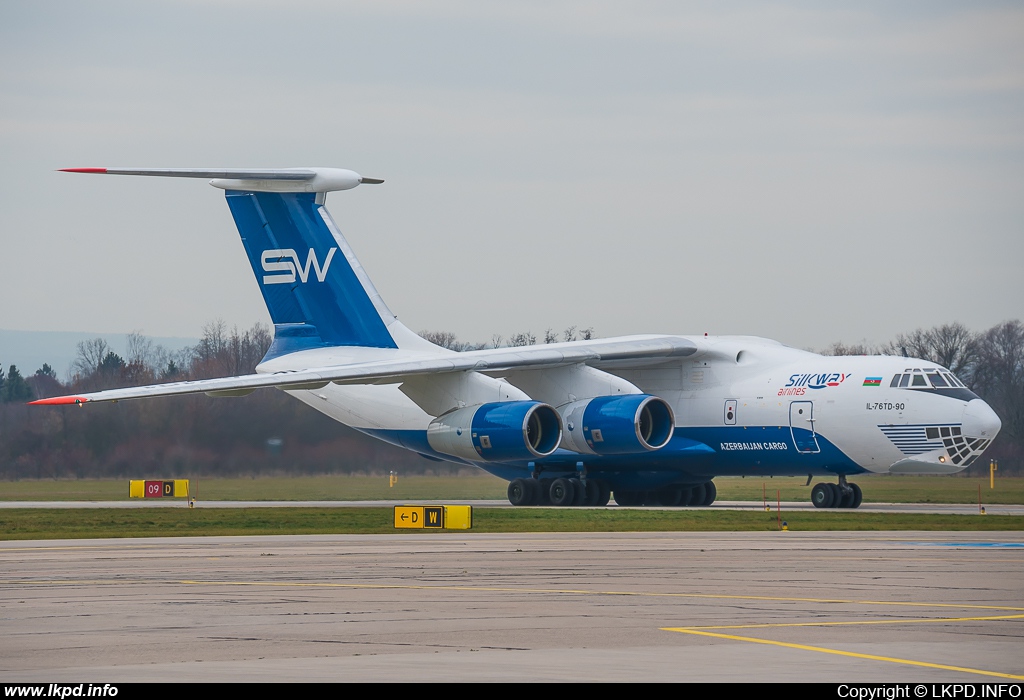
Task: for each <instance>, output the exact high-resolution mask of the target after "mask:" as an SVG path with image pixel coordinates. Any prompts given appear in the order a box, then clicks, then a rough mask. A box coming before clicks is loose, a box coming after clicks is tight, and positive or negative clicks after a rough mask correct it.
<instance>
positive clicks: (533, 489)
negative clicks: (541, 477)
mask: <svg viewBox="0 0 1024 700" xmlns="http://www.w3.org/2000/svg"><path fill="white" fill-rule="evenodd" d="M523 481H524V482H525V483H526V486H527V487H528V488H529V500H528V501H527V502H526V505H528V506H535V505H537V504H539V503H540V502H541V501H542V500H543V499H542V498H541V492H540V490H541V489H540V482H539V481H537V480H536V479H523Z"/></svg>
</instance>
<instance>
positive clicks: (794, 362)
mask: <svg viewBox="0 0 1024 700" xmlns="http://www.w3.org/2000/svg"><path fill="white" fill-rule="evenodd" d="M74 170H75V171H78V172H90V173H106V174H122V175H155V176H163V177H212V178H214V179H213V181H212V182H211V184H213V185H214V186H216V187H219V188H221V189H224V190H226V197H227V203H228V206H229V208H230V210H231V213H232V216H233V217H234V220H235V223H236V226H237V227H238V231H239V234H240V235H241V239H242V243H243V246H244V248H245V251H246V255H247V257H248V259H249V262H250V265H251V266H252V269H253V272H254V274H255V276H256V279H257V281H258V283H259V286H260V291H261V292H262V294H263V297H264V301H265V302H266V305H267V309H268V311H269V312H270V316H271V319H272V321H273V323H274V331H275V332H274V342H273V344H272V346H271V348H270V350H269V352H268V353H267V355H266V357H265V358H264V359H263V361H262V362H261V363H260V365H259V366H258V367H257V372H256V374H253V375H246V376H240V377H225V378H222V379H211V380H201V381H193V382H176V383H171V384H160V385H153V386H146V387H134V388H130V389H115V390H110V391H102V392H95V393H92V394H83V395H79V396H64V397H56V398H52V399H44V400H42V401H39V402H37V403H44V404H62V403H77V404H80V405H81V404H85V403H88V402H100V401H115V400H120V399H132V398H144V397H152V396H170V395H176V394H188V393H197V392H205V393H207V394H210V395H213V396H241V395H244V394H247V393H250V392H252V391H254V390H256V389H260V388H266V387H276V388H279V389H282V390H284V391H286V392H288V393H289V394H291V395H292V396H294V397H296V398H298V399H299V400H301V401H303V402H304V403H306V404H308V405H309V406H312V407H313V408H315V409H316V410H318V411H320V412H322V413H325V414H327V415H328V416H330V417H331V418H333V419H335V420H337V421H339V422H341V423H344V424H346V425H349V426H351V427H353V428H355V429H357V430H359V431H362V432H364V433H366V434H368V435H372V436H374V437H376V438H379V439H381V440H385V441H387V442H390V443H392V444H394V445H398V446H400V447H403V448H406V449H409V450H412V451H414V452H417V453H419V454H421V455H423V456H424V457H426V458H429V459H440V460H447V461H452V462H457V463H462V464H472V465H475V466H478V467H480V468H481V469H484V470H486V471H488V472H490V473H492V474H496V475H498V476H500V477H502V478H504V479H507V480H509V481H510V482H511V483H510V486H509V498H510V500H511V501H512V502H513V503H515V504H523V505H529V504H533V503H542V502H550V503H554V504H556V505H581V504H584V503H587V504H591V505H603V504H604V503H607V502H608V499H609V494H610V493H611V492H614V493H615V500H616V501H617V502H619V503H620V504H623V505H635V504H641V503H648V502H658V503H662V504H664V505H687V504H689V505H701V504H705V505H706V504H710V502H711V501H713V500H714V497H715V488H714V485H713V483H712V480H713V479H714V477H716V476H721V475H739V476H776V475H809V476H810V475H821V476H828V475H832V476H835V477H836V478H837V482H838V483H837V484H834V485H831V484H818V485H817V486H815V487H814V489H813V490H812V501H813V502H814V504H815V505H817V506H820V507H830V506H831V505H837V506H840V507H856V506H857V505H858V504H859V503H860V498H861V492H860V488H859V487H858V486H856V485H855V484H849V483H848V482H847V480H846V477H848V476H852V475H855V474H862V473H877V474H951V473H954V472H957V471H960V470H962V469H964V468H966V467H967V466H969V465H970V464H971V463H972V462H973V461H974V460H976V459H977V458H978V456H979V455H981V453H982V452H983V451H984V450H985V448H986V447H988V445H989V444H990V443H991V441H992V439H993V438H994V437H995V436H996V433H997V432H998V431H999V428H1000V422H999V419H998V418H997V417H996V415H995V413H994V412H993V411H992V410H991V409H990V408H989V407H988V405H987V404H986V403H985V402H984V401H982V400H981V399H979V398H978V397H977V396H975V395H974V394H973V393H972V392H971V391H970V390H969V389H968V388H967V387H965V386H964V385H963V384H962V383H961V382H960V381H959V380H958V379H957V378H956V377H954V376H953V375H952V373H950V372H949V371H948V370H947V369H945V368H943V367H940V366H938V365H936V364H934V363H931V362H926V361H923V360H916V359H910V358H903V357H881V356H875V357H870V356H841V357H828V356H822V355H817V354H814V353H810V352H806V351H802V350H795V349H793V348H788V347H785V346H783V345H781V344H779V343H776V342H774V341H770V340H765V339H762V338H752V337H743V336H730V337H707V336H703V337H690V336H670V335H645V336H629V337H623V338H602V339H598V340H586V341H576V342H570V343H552V344H547V345H540V346H536V345H535V346H527V347H516V348H494V349H491V350H475V351H470V352H464V353H456V352H452V351H450V350H446V349H443V348H440V347H437V346H435V345H433V344H431V343H429V342H427V341H425V340H423V339H422V338H420V337H419V336H417V335H416V334H414V333H412V332H411V331H409V329H407V328H406V327H405V326H403V325H402V324H401V323H399V322H398V320H397V319H396V318H395V316H394V315H393V314H392V313H391V311H390V310H389V309H388V307H387V306H386V305H385V304H384V302H383V300H382V299H381V297H380V294H378V293H377V290H376V289H375V288H374V286H373V284H372V282H371V281H370V279H369V277H368V276H367V274H366V272H365V270H363V268H362V266H361V265H360V264H359V261H358V260H357V259H356V256H355V254H354V253H353V251H352V249H351V247H350V246H349V244H348V242H347V241H346V240H345V237H344V236H343V235H342V234H341V232H340V231H339V230H338V228H337V226H336V225H335V223H334V221H333V219H332V218H331V216H330V214H329V213H328V212H327V209H326V207H325V206H324V201H325V195H326V193H327V192H330V191H336V190H345V189H351V188H353V187H356V186H358V185H359V184H367V183H379V182H380V181H379V180H372V179H369V178H363V177H361V176H359V175H358V174H356V173H354V172H352V171H348V170H337V169H330V168H302V169H286V170H280V169H253V170H195V169H189V170H153V169H139V168H121V169H115V168H111V169H105V168H80V169H74ZM808 483H809V481H808Z"/></svg>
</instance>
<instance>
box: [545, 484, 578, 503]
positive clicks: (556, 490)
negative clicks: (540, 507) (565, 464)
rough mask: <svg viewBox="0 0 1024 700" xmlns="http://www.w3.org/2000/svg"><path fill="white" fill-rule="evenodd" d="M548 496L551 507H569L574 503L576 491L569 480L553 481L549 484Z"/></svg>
mask: <svg viewBox="0 0 1024 700" xmlns="http://www.w3.org/2000/svg"><path fill="white" fill-rule="evenodd" d="M548 496H549V498H551V505H553V506H571V505H572V504H573V503H575V502H576V489H574V488H573V485H572V481H571V480H569V479H555V480H554V481H552V482H551V489H550V490H549V491H548Z"/></svg>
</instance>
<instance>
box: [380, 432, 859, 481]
mask: <svg viewBox="0 0 1024 700" xmlns="http://www.w3.org/2000/svg"><path fill="white" fill-rule="evenodd" d="M360 430H361V431H362V432H364V433H366V434H368V435H372V436H373V437H376V438H379V439H381V440H384V441H385V442H390V443H392V444H394V445H399V446H401V447H404V448H406V449H409V450H413V451H414V452H419V453H420V454H422V455H424V456H425V457H428V458H430V459H441V460H444V461H449V462H456V463H460V464H475V465H476V466H478V467H480V468H481V469H483V470H485V471H487V472H490V473H491V474H494V475H495V476H499V477H501V478H503V479H508V480H511V479H515V478H518V477H522V476H524V475H526V474H528V473H529V465H530V464H533V465H535V466H536V467H540V468H541V469H542V470H543V471H544V472H545V474H546V475H547V476H552V477H553V476H558V475H559V474H563V473H564V474H572V473H575V472H576V464H577V463H578V462H583V463H584V464H585V465H586V468H587V471H588V473H589V474H590V475H591V476H594V477H595V478H601V479H606V480H608V481H609V482H614V483H619V484H620V485H621V487H622V488H635V489H651V488H658V487H659V486H662V485H664V484H669V483H683V482H687V481H692V482H697V481H704V480H707V479H710V478H712V477H715V476H754V477H760V476H765V477H767V476H806V475H807V474H815V475H819V476H825V475H834V474H846V475H853V474H863V473H865V472H866V471H867V470H866V469H864V468H863V467H860V466H858V465H857V464H856V463H855V462H854V461H853V460H851V459H850V458H849V457H847V456H846V455H845V454H844V453H843V452H842V451H841V450H840V449H839V448H837V447H836V446H835V445H833V444H832V443H831V442H829V441H828V440H827V439H826V438H825V437H823V436H822V435H821V434H820V433H819V434H818V436H817V437H818V443H819V445H820V446H821V451H820V452H816V453H811V454H802V453H798V452H797V451H796V449H795V447H794V445H793V443H792V438H791V437H790V434H789V431H790V428H789V426H783V427H779V426H765V427H753V428H744V427H742V426H720V427H703V428H689V427H677V428H676V431H675V434H674V436H673V437H672V440H671V441H670V442H669V444H668V445H666V446H665V447H664V448H663V449H660V450H655V451H653V452H648V451H646V450H645V451H643V452H642V453H637V454H627V455H605V456H602V455H581V454H578V453H576V452H570V451H568V450H564V449H558V450H557V451H556V452H555V453H554V454H553V455H551V456H550V457H543V458H540V459H536V460H530V461H526V460H523V461H521V462H516V461H510V462H491V463H483V462H468V461H466V460H462V459H459V458H457V457H449V456H446V455H443V454H441V453H439V452H436V451H435V450H434V449H433V448H432V447H431V446H430V444H429V443H428V442H427V433H426V431H425V430H382V429H374V428H362V429H360ZM804 432H808V433H809V431H804ZM784 441H785V442H784Z"/></svg>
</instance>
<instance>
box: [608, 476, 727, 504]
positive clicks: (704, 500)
mask: <svg viewBox="0 0 1024 700" xmlns="http://www.w3.org/2000/svg"><path fill="white" fill-rule="evenodd" d="M717 497H718V489H717V488H715V482H713V481H706V482H704V483H703V484H694V485H692V486H679V485H673V486H664V487H662V488H660V489H657V490H655V491H616V492H615V502H616V503H618V504H619V505H620V506H666V507H669V508H674V507H683V506H709V505H711V504H712V503H714V502H715V498H717Z"/></svg>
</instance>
